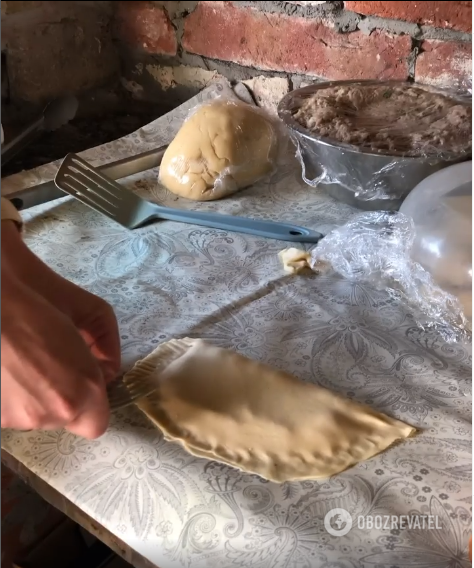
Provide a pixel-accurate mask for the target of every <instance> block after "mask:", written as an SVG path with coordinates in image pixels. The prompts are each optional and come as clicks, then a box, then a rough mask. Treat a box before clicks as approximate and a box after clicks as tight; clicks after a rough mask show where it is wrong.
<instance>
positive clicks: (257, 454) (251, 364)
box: [125, 339, 415, 482]
mask: <svg viewBox="0 0 474 568" xmlns="http://www.w3.org/2000/svg"><path fill="white" fill-rule="evenodd" d="M150 375H155V377H156V380H157V384H158V385H159V386H158V389H157V391H156V392H155V393H154V394H153V395H150V396H148V397H146V398H144V399H142V400H141V401H139V402H138V406H139V408H140V409H141V410H142V411H143V412H144V413H145V414H146V415H147V416H148V417H149V418H150V419H151V420H152V421H153V422H154V423H155V424H156V425H157V426H158V427H159V428H160V430H162V431H163V433H164V435H165V437H166V438H167V439H171V440H176V441H179V442H181V443H182V445H183V446H184V448H185V449H186V450H187V451H189V452H190V453H191V454H194V455H197V456H200V457H206V458H208V459H212V460H217V461H221V462H223V463H226V464H228V465H232V466H234V467H237V468H239V469H241V470H243V471H245V472H249V473H256V474H258V475H260V476H261V477H263V478H265V479H269V480H272V481H276V482H284V481H289V480H303V479H318V478H325V477H329V476H331V475H334V474H337V473H340V472H341V471H344V470H345V469H347V468H348V467H350V466H352V465H355V464H357V463H358V462H361V461H363V460H366V459H368V458H370V457H372V456H374V455H375V454H377V453H379V452H381V451H383V450H385V449H386V448H388V447H389V446H390V445H391V444H392V443H394V442H395V441H397V440H399V439H402V438H406V437H408V436H410V435H411V434H413V433H414V431H415V430H414V428H412V427H411V426H408V425H407V424H404V423H403V422H400V421H398V420H395V419H393V418H390V417H388V416H385V415H384V414H381V413H379V412H376V411H374V410H372V409H370V408H368V407H366V406H362V405H360V404H358V403H355V402H353V401H350V400H348V399H344V398H342V397H340V396H338V395H336V394H335V393H333V392H331V391H329V390H327V389H324V388H321V387H319V386H315V385H311V384H306V383H303V382H302V381H300V380H299V379H297V378H295V377H293V376H290V375H287V374H285V373H283V372H281V371H278V370H276V369H273V368H271V367H268V366H266V365H263V364H261V363H258V362H256V361H252V360H250V359H247V358H245V357H243V356H241V355H239V354H237V353H235V352H233V351H230V350H226V349H222V348H219V347H215V346H213V345H210V344H207V343H205V342H204V341H202V340H198V339H181V340H172V341H169V342H168V343H165V344H163V345H160V346H159V347H158V348H157V349H156V350H155V351H153V353H151V354H150V355H148V356H147V357H145V359H143V360H142V361H139V362H138V363H137V364H136V365H135V367H134V368H133V369H132V370H131V371H130V372H129V373H128V374H127V375H126V378H125V380H130V381H132V380H133V381H134V382H135V381H137V380H139V379H140V377H144V378H145V377H147V378H150Z"/></svg>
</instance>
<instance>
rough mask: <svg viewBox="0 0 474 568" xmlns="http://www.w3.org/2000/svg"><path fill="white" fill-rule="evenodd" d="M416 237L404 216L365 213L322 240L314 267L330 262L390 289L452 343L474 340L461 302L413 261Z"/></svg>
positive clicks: (347, 273) (348, 275) (350, 276)
mask: <svg viewBox="0 0 474 568" xmlns="http://www.w3.org/2000/svg"><path fill="white" fill-rule="evenodd" d="M415 234H416V231H415V225H414V223H413V220H412V219H410V218H409V217H407V216H405V215H403V214H402V213H391V212H370V213H361V214H358V215H356V216H354V217H353V218H352V219H351V220H350V221H349V222H348V223H346V224H345V225H343V226H342V227H339V228H338V229H335V230H334V231H332V232H331V233H329V234H328V235H327V236H326V237H325V238H324V239H322V240H321V241H320V243H319V244H318V246H317V247H316V248H315V249H313V250H312V251H311V260H310V265H311V267H312V268H313V269H314V270H316V271H317V270H318V269H319V266H320V265H321V264H322V263H323V265H327V264H329V265H331V267H332V269H333V270H334V271H335V272H337V273H338V274H340V275H341V276H343V277H344V278H347V279H349V280H352V281H356V282H367V283H370V284H371V285H373V286H375V287H377V288H379V289H384V290H387V291H388V292H389V293H390V294H391V295H392V296H393V298H394V299H397V300H403V301H405V302H406V303H408V304H409V305H410V306H411V308H412V309H413V311H414V316H415V318H416V321H417V323H418V324H419V325H420V326H421V327H423V328H428V327H430V328H432V327H434V328H436V330H437V331H439V332H440V333H441V334H442V335H443V338H444V339H445V340H446V341H447V342H450V343H451V342H456V341H462V342H470V339H471V335H470V324H469V322H468V320H467V318H466V317H465V315H464V312H463V307H462V305H461V303H460V302H459V300H458V299H457V298H456V297H455V296H453V295H452V294H450V293H449V292H447V291H446V290H443V289H442V288H440V287H439V286H438V285H437V284H436V283H435V281H434V280H433V278H432V277H431V275H430V274H429V273H428V272H427V271H426V270H425V269H424V268H423V267H422V266H421V265H420V264H419V263H417V262H415V261H414V260H413V259H412V247H413V243H414V240H415Z"/></svg>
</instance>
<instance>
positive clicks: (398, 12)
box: [345, 1, 472, 32]
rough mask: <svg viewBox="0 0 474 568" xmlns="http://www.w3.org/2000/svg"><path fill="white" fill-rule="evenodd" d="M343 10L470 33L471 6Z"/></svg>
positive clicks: (355, 5)
mask: <svg viewBox="0 0 474 568" xmlns="http://www.w3.org/2000/svg"><path fill="white" fill-rule="evenodd" d="M345 6H346V8H347V10H352V11H353V12H357V13H359V14H364V15H366V16H380V17H381V18H392V19H394V20H404V21H405V22H412V23H415V24H423V25H427V26H434V27H436V28H448V29H451V30H458V31H462V32H470V31H472V2H401V1H399V2H345Z"/></svg>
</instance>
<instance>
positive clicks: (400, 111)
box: [293, 85, 472, 156]
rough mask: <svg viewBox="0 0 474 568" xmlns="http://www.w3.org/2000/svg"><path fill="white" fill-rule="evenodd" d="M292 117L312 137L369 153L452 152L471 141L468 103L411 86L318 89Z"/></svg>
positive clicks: (466, 150)
mask: <svg viewBox="0 0 474 568" xmlns="http://www.w3.org/2000/svg"><path fill="white" fill-rule="evenodd" d="M293 117H294V118H295V120H296V121H297V122H299V124H301V126H303V127H304V128H306V129H307V130H309V131H310V132H312V133H313V134H315V135H316V136H318V137H321V138H327V139H330V140H332V141H334V142H335V143H345V144H350V145H353V146H356V147H358V148H360V149H364V150H367V151H372V152H384V153H391V152H393V153H396V154H400V153H401V154H404V155H407V156H430V155H433V156H439V155H445V154H446V155H452V156H457V155H464V154H468V153H469V152H470V151H471V146H472V126H471V121H472V106H471V105H470V104H468V103H467V102H461V101H460V100H459V99H456V98H454V97H449V96H447V95H443V94H440V93H437V92H435V91H430V90H429V89H428V88H421V87H415V86H411V85H399V86H383V85H379V86H372V85H367V86H363V85H339V86H334V87H328V88H326V89H320V90H318V91H317V92H315V93H314V94H312V95H311V96H310V97H308V98H306V99H304V101H303V102H302V103H301V105H300V106H299V108H298V110H297V111H296V112H295V114H294V115H293Z"/></svg>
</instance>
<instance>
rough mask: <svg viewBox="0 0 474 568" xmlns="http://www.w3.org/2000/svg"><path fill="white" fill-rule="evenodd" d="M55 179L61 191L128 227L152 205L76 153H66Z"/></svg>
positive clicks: (145, 215)
mask: <svg viewBox="0 0 474 568" xmlns="http://www.w3.org/2000/svg"><path fill="white" fill-rule="evenodd" d="M54 183H55V184H56V185H57V187H59V189H61V190H62V191H64V192H66V193H68V194H69V195H72V196H74V197H75V198H76V199H78V200H79V201H81V202H82V203H84V204H85V205H88V206H89V207H91V208H92V209H94V210H95V211H98V212H99V213H102V214H103V215H106V216H107V217H109V218H110V219H113V220H114V221H115V222H117V223H119V224H120V225H122V226H123V227H126V228H127V229H134V228H135V227H137V226H139V225H140V224H142V223H144V222H145V221H146V220H147V219H148V218H149V217H150V216H151V215H152V214H153V211H154V208H155V206H154V205H153V204H151V203H148V201H145V200H144V199H142V198H141V197H139V196H138V195H136V194H135V193H133V192H132V191H130V190H129V189H127V188H126V187H123V186H122V185H120V184H119V183H117V182H116V181H114V180H111V179H110V178H108V177H107V176H105V175H104V174H103V173H101V172H100V171H99V170H98V169H97V168H94V167H93V166H91V165H90V164H88V163H87V162H86V161H85V160H83V159H82V158H80V157H79V156H77V155H76V154H68V155H67V156H66V157H65V158H64V160H63V163H62V164H61V167H60V168H59V170H58V173H57V174H56V177H55V179H54Z"/></svg>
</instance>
